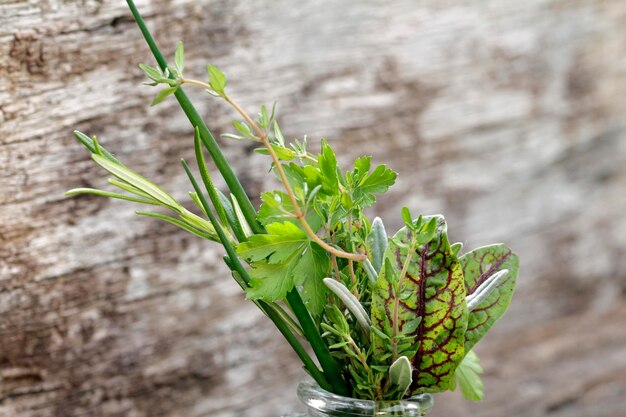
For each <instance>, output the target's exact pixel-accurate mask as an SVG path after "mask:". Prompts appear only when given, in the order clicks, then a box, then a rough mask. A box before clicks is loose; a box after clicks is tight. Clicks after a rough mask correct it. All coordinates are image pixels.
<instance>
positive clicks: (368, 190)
mask: <svg viewBox="0 0 626 417" xmlns="http://www.w3.org/2000/svg"><path fill="white" fill-rule="evenodd" d="M370 164H371V157H370V156H363V157H361V158H358V159H357V160H356V161H355V163H354V170H353V171H352V172H350V173H348V175H347V179H348V182H349V183H350V184H351V188H352V190H353V191H352V200H353V201H354V204H357V205H360V206H361V207H370V206H371V205H372V204H374V203H375V202H376V198H375V197H374V194H381V193H384V192H386V191H387V190H388V189H389V187H391V186H392V185H393V184H394V183H395V182H396V177H397V176H398V174H396V173H395V172H394V171H392V170H391V169H389V168H387V167H386V165H378V166H377V167H376V168H374V170H373V171H372V172H371V173H370V172H369V169H370Z"/></svg>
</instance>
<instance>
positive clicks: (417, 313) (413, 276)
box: [371, 216, 467, 394]
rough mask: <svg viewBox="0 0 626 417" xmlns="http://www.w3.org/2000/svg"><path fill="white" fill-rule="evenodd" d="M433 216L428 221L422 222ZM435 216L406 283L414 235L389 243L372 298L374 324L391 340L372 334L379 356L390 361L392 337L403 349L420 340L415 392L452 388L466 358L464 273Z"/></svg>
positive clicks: (402, 235) (415, 360)
mask: <svg viewBox="0 0 626 417" xmlns="http://www.w3.org/2000/svg"><path fill="white" fill-rule="evenodd" d="M431 218H432V217H425V218H424V223H427V222H428V221H429V220H430V219H431ZM435 218H436V221H437V228H436V232H435V235H434V237H433V238H432V240H430V242H428V243H425V244H422V245H418V246H417V247H416V248H415V249H414V250H413V251H412V252H411V254H410V256H411V258H410V260H409V261H410V262H409V264H408V268H407V272H406V275H405V277H404V278H403V279H401V275H402V273H401V271H402V270H403V266H404V264H405V261H406V259H407V256H409V250H410V249H411V248H412V246H411V239H412V237H413V236H412V233H413V232H412V231H410V230H408V229H407V228H406V227H405V228H402V229H400V231H398V233H396V235H395V236H394V237H393V238H392V239H391V240H390V242H389V247H388V249H387V253H386V261H385V265H384V266H383V271H381V275H380V277H379V279H378V281H377V291H375V292H374V293H373V295H372V307H371V308H372V325H373V326H375V327H376V329H377V330H380V331H381V332H382V333H384V334H385V335H387V336H388V339H387V338H384V337H381V335H380V334H378V332H373V333H372V339H373V343H374V351H375V354H376V356H377V357H379V358H381V357H382V358H384V359H385V361H386V360H387V359H392V356H391V355H389V349H391V348H393V339H394V335H396V336H401V337H403V338H404V339H403V340H401V341H400V342H401V344H404V345H405V347H406V346H408V345H410V344H414V343H416V342H420V341H421V342H420V343H419V345H418V346H417V350H414V354H413V355H411V356H410V358H411V359H412V360H411V362H412V365H413V383H412V385H411V391H412V393H414V394H415V393H421V392H436V391H441V390H446V389H448V387H449V386H450V383H451V381H452V378H453V377H454V371H455V369H456V367H457V365H458V364H459V363H460V361H461V360H462V359H463V357H464V356H465V350H464V343H465V339H464V333H465V329H466V326H467V308H466V305H465V286H464V280H463V273H462V270H461V265H460V264H459V262H458V260H457V258H456V256H455V255H454V254H453V253H452V250H451V249H450V242H449V241H448V236H447V232H446V223H445V220H444V218H443V217H442V216H435ZM396 306H397V307H396ZM396 318H397V324H395V323H394V322H395V320H396ZM415 323H417V325H416V326H415V325H414V324H415ZM394 328H395V329H397V331H395V332H394ZM407 337H410V339H409V340H406V338H407ZM411 342H412V343H411ZM397 350H398V354H400V352H401V351H403V350H404V349H403V348H402V345H400V346H398V348H397ZM385 352H387V354H385Z"/></svg>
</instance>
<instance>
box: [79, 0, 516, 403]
mask: <svg viewBox="0 0 626 417" xmlns="http://www.w3.org/2000/svg"><path fill="white" fill-rule="evenodd" d="M128 4H129V6H130V8H131V11H132V13H133V15H134V16H135V19H136V21H137V23H138V25H139V27H140V29H141V31H142V32H143V34H144V37H145V38H146V41H147V43H148V45H149V46H150V48H151V50H152V52H153V54H154V56H155V58H156V60H157V62H158V66H156V67H151V66H147V65H143V64H142V65H140V67H141V69H142V70H143V71H144V72H145V74H146V76H147V77H148V78H149V80H150V85H153V86H161V87H163V88H162V89H161V90H160V91H159V93H158V94H157V95H156V98H155V99H154V101H153V102H152V104H153V105H155V104H158V103H159V102H161V101H163V100H165V99H166V98H167V97H168V96H170V95H174V96H175V98H176V99H177V100H178V102H179V103H180V105H181V107H182V109H183V111H184V112H185V114H186V115H187V117H188V118H189V121H190V122H191V124H192V125H193V127H194V129H195V134H194V147H195V156H196V162H197V165H198V167H199V174H200V180H198V179H197V178H196V176H195V175H194V174H193V173H192V171H191V169H190V168H189V166H188V165H187V163H186V162H185V161H184V160H183V161H182V165H183V168H184V170H185V172H186V174H187V176H188V177H189V181H190V184H191V187H192V189H193V191H191V193H190V196H191V198H192V200H193V201H194V202H195V204H196V206H197V209H198V210H197V211H196V213H194V212H192V211H190V210H188V209H187V208H185V207H184V206H183V205H182V204H181V203H179V202H178V201H177V200H176V199H174V198H173V197H172V196H171V195H170V194H168V193H167V192H166V191H164V190H163V189H162V188H160V187H159V186H157V185H156V184H154V183H152V182H151V181H149V180H148V179H146V178H144V177H142V176H140V175H139V174H137V173H135V172H134V171H132V170H131V169H130V168H129V167H127V166H126V165H124V164H123V163H122V162H121V161H119V160H118V159H117V158H116V157H115V156H113V155H112V154H111V153H110V152H108V151H107V150H106V149H105V148H104V147H103V146H102V145H101V144H100V143H99V142H98V140H97V139H96V138H95V137H88V136H86V135H84V134H83V133H80V132H75V136H76V138H77V139H78V140H79V141H80V142H81V143H82V144H83V145H85V146H86V147H87V149H88V150H89V151H90V152H91V154H92V159H93V161H94V162H95V163H96V164H98V165H99V166H100V167H102V168H103V169H105V170H106V171H108V172H109V173H110V174H111V175H112V178H111V179H110V180H109V183H110V184H111V185H113V186H115V187H117V188H118V189H119V190H118V191H117V192H110V191H103V190H98V189H89V188H78V189H74V190H71V191H68V193H67V194H68V195H75V194H96V195H101V196H105V197H112V198H118V199H123V200H128V201H132V202H135V203H140V204H144V205H147V206H154V207H161V208H164V209H166V210H167V211H168V212H169V214H164V213H163V212H161V211H138V212H137V214H141V215H145V216H151V217H155V218H158V219H161V220H164V221H167V222H170V223H172V224H174V225H176V226H178V227H180V228H182V229H184V230H186V231H187V232H190V233H193V234H194V235H196V236H198V237H201V238H204V239H208V240H212V241H215V242H219V243H221V245H223V247H224V249H225V251H226V256H225V257H224V261H225V263H226V265H227V266H228V268H229V269H230V270H231V271H232V275H233V277H234V279H235V280H236V281H237V283H238V284H239V285H240V286H241V288H242V289H243V290H244V291H245V294H246V296H247V298H248V299H250V300H252V301H253V302H254V303H255V304H256V305H257V306H258V307H259V308H260V309H261V311H263V312H264V313H265V314H266V315H267V316H268V317H269V318H270V319H271V320H272V321H273V322H274V323H275V325H276V326H277V328H278V329H279V330H280V331H281V333H282V334H283V335H284V337H285V338H286V340H287V341H288V342H289V343H290V345H291V346H292V347H293V349H294V351H295V352H296V353H297V354H298V356H299V357H300V359H301V360H302V362H303V364H304V368H305V370H306V371H307V372H308V373H309V374H310V375H311V376H312V377H313V378H314V379H315V380H316V381H317V383H318V384H319V385H320V386H321V387H322V388H324V389H327V390H329V391H332V392H334V393H337V394H340V395H344V396H352V397H358V398H365V399H373V400H397V399H402V398H404V397H407V396H411V395H415V394H419V393H431V392H439V391H445V390H450V389H454V388H455V387H456V386H459V387H460V388H461V390H462V392H463V394H464V395H465V396H466V397H467V398H470V399H475V400H476V399H480V398H482V395H483V387H482V382H481V380H480V377H479V374H480V373H481V372H482V369H481V367H480V365H479V364H478V358H477V357H476V355H475V354H474V353H473V351H472V348H473V347H474V345H475V344H476V343H477V342H478V341H479V340H480V339H481V338H482V337H483V336H484V335H485V333H486V332H487V331H488V330H489V328H490V327H491V326H492V325H493V324H494V322H495V321H496V320H498V319H499V318H500V317H501V316H502V314H503V313H504V312H505V310H506V308H507V306H508V304H509V301H510V299H511V295H512V293H513V290H514V287H515V281H516V277H517V270H518V260H517V256H516V255H515V254H513V253H512V252H511V251H510V250H509V249H508V248H507V247H506V246H505V245H502V244H496V245H490V246H485V247H482V248H478V249H475V250H473V251H471V252H467V253H464V254H461V249H462V245H461V244H460V243H455V244H451V243H450V241H449V240H448V235H447V230H446V222H445V220H444V218H443V217H442V216H440V215H435V216H422V215H420V216H418V217H417V218H415V217H414V216H412V215H411V213H410V212H409V210H408V209H407V208H406V207H405V208H403V209H402V213H401V215H402V219H403V222H404V227H403V228H402V229H400V230H399V231H398V232H396V233H395V234H394V235H393V236H391V237H389V236H388V235H387V233H386V231H385V227H384V225H383V222H382V220H381V219H380V218H378V217H377V218H375V219H373V220H370V219H369V218H368V217H367V216H366V215H365V210H366V209H368V208H370V207H372V206H373V205H374V203H375V202H376V198H377V196H378V195H380V194H382V193H384V192H386V191H387V190H388V189H389V187H391V186H392V185H393V184H394V182H395V180H396V173H395V172H393V171H392V170H391V169H389V168H387V167H386V166H385V165H377V166H372V158H371V157H370V156H361V157H359V158H357V159H356V160H355V161H354V164H353V166H352V167H350V168H349V169H347V170H344V169H342V167H340V166H339V164H338V162H337V158H336V156H335V152H334V151H333V149H332V147H331V146H330V145H329V144H328V142H326V141H322V143H321V148H320V150H319V153H318V152H312V151H310V150H309V148H308V147H307V141H306V138H304V139H302V140H294V141H293V142H291V143H289V142H288V141H287V140H285V138H284V136H283V134H282V132H281V129H280V127H279V124H278V121H277V119H276V113H275V106H274V107H272V109H271V110H268V108H266V107H265V106H263V107H262V108H261V111H260V113H259V114H258V117H255V118H252V117H251V116H249V115H248V114H247V113H246V112H245V111H244V110H243V109H242V107H241V106H239V105H238V104H237V103H236V102H235V101H234V99H233V98H232V97H231V96H230V95H229V94H228V93H227V88H226V86H227V82H226V77H225V76H224V74H223V73H222V72H221V71H220V70H218V69H217V68H216V67H214V66H212V65H209V66H208V67H207V72H208V74H207V75H208V77H207V79H208V80H207V81H206V82H205V81H198V80H193V79H188V78H185V75H184V50H183V45H182V43H179V44H178V47H177V49H176V53H175V57H174V63H173V64H172V65H168V64H167V62H166V61H165V59H164V57H163V55H162V54H161V52H160V51H159V49H158V47H157V46H156V43H155V41H154V39H153V38H152V36H151V35H150V33H149V31H148V29H147V27H146V26H145V24H144V22H143V20H142V18H141V16H140V15H139V13H138V11H137V9H136V8H135V5H134V4H133V2H132V1H131V0H129V1H128ZM185 84H189V85H190V86H198V87H200V88H203V89H204V90H206V92H208V93H209V94H210V95H211V96H214V97H216V98H218V99H221V100H223V101H225V102H226V103H228V104H229V105H230V106H231V107H232V108H234V109H235V110H236V111H237V112H238V113H239V115H240V117H241V120H236V121H234V122H233V126H234V129H235V133H232V134H225V135H224V136H225V137H229V138H232V139H235V140H242V141H251V142H256V143H258V145H259V147H258V149H257V151H258V152H259V153H261V154H264V155H269V157H270V159H271V170H272V171H273V172H274V173H275V174H276V176H277V177H278V179H279V180H280V182H281V183H282V189H280V190H273V191H268V192H265V193H263V194H262V195H261V199H262V203H261V205H260V208H259V209H258V210H256V209H255V207H254V206H253V205H252V203H251V202H250V200H249V198H248V196H247V195H246V192H245V191H244V189H243V187H242V186H241V184H240V182H239V180H238V179H237V176H236V175H235V174H234V173H233V170H232V169H231V167H230V165H229V164H228V162H227V161H226V159H225V158H224V155H223V154H222V152H221V150H220V148H219V146H218V144H217V142H216V141H215V139H214V137H213V135H212V134H211V132H210V131H209V130H208V128H207V127H206V125H205V124H204V122H203V121H202V119H201V118H200V116H199V115H198V113H197V111H196V110H195V108H194V107H193V105H192V104H191V102H190V101H189V99H188V98H187V96H186V95H185V93H184V92H183V89H182V86H183V85H185ZM205 151H208V154H209V155H210V157H211V159H212V161H213V162H214V164H215V166H216V167H217V170H218V171H219V173H220V174H221V175H222V177H223V178H224V180H225V182H226V185H227V186H228V191H229V193H228V195H225V194H224V193H222V192H221V191H220V190H219V189H217V188H216V187H215V186H214V185H213V180H212V177H211V174H210V173H209V169H208V166H207V163H206V160H205ZM303 339H304V340H306V342H308V344H309V345H310V347H311V349H312V351H313V353H314V355H315V357H316V358H317V364H316V362H315V361H314V360H313V359H312V357H311V356H310V355H309V353H308V352H307V350H306V349H305V348H304V346H303V345H302V340H303ZM318 364H319V365H318Z"/></svg>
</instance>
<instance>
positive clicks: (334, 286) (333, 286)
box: [324, 278, 371, 334]
mask: <svg viewBox="0 0 626 417" xmlns="http://www.w3.org/2000/svg"><path fill="white" fill-rule="evenodd" d="M324 284H325V285H326V286H327V287H328V288H329V289H330V290H331V291H332V292H333V293H335V295H336V296H337V297H339V299H341V301H343V303H344V304H345V305H346V307H347V308H348V310H350V312H351V313H352V315H353V316H354V318H355V319H356V321H357V322H358V323H359V325H360V326H361V327H362V328H363V330H365V332H366V333H367V334H369V330H370V325H371V322H370V318H369V316H368V315H367V312H366V311H365V309H364V308H363V306H362V305H361V303H360V302H359V300H358V299H357V298H356V297H355V296H354V294H352V293H351V292H350V290H348V289H347V288H346V286H345V285H343V284H342V283H341V282H339V281H337V280H335V279H333V278H324Z"/></svg>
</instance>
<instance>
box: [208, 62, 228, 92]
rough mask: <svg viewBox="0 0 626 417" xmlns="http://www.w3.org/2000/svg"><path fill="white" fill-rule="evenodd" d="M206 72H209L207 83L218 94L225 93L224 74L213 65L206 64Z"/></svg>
mask: <svg viewBox="0 0 626 417" xmlns="http://www.w3.org/2000/svg"><path fill="white" fill-rule="evenodd" d="M207 72H208V74H209V85H210V86H211V88H212V89H213V91H215V92H216V93H217V94H219V95H220V96H223V95H225V89H226V76H225V75H224V73H223V72H222V71H220V70H218V69H217V68H215V67H214V66H213V65H207Z"/></svg>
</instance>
